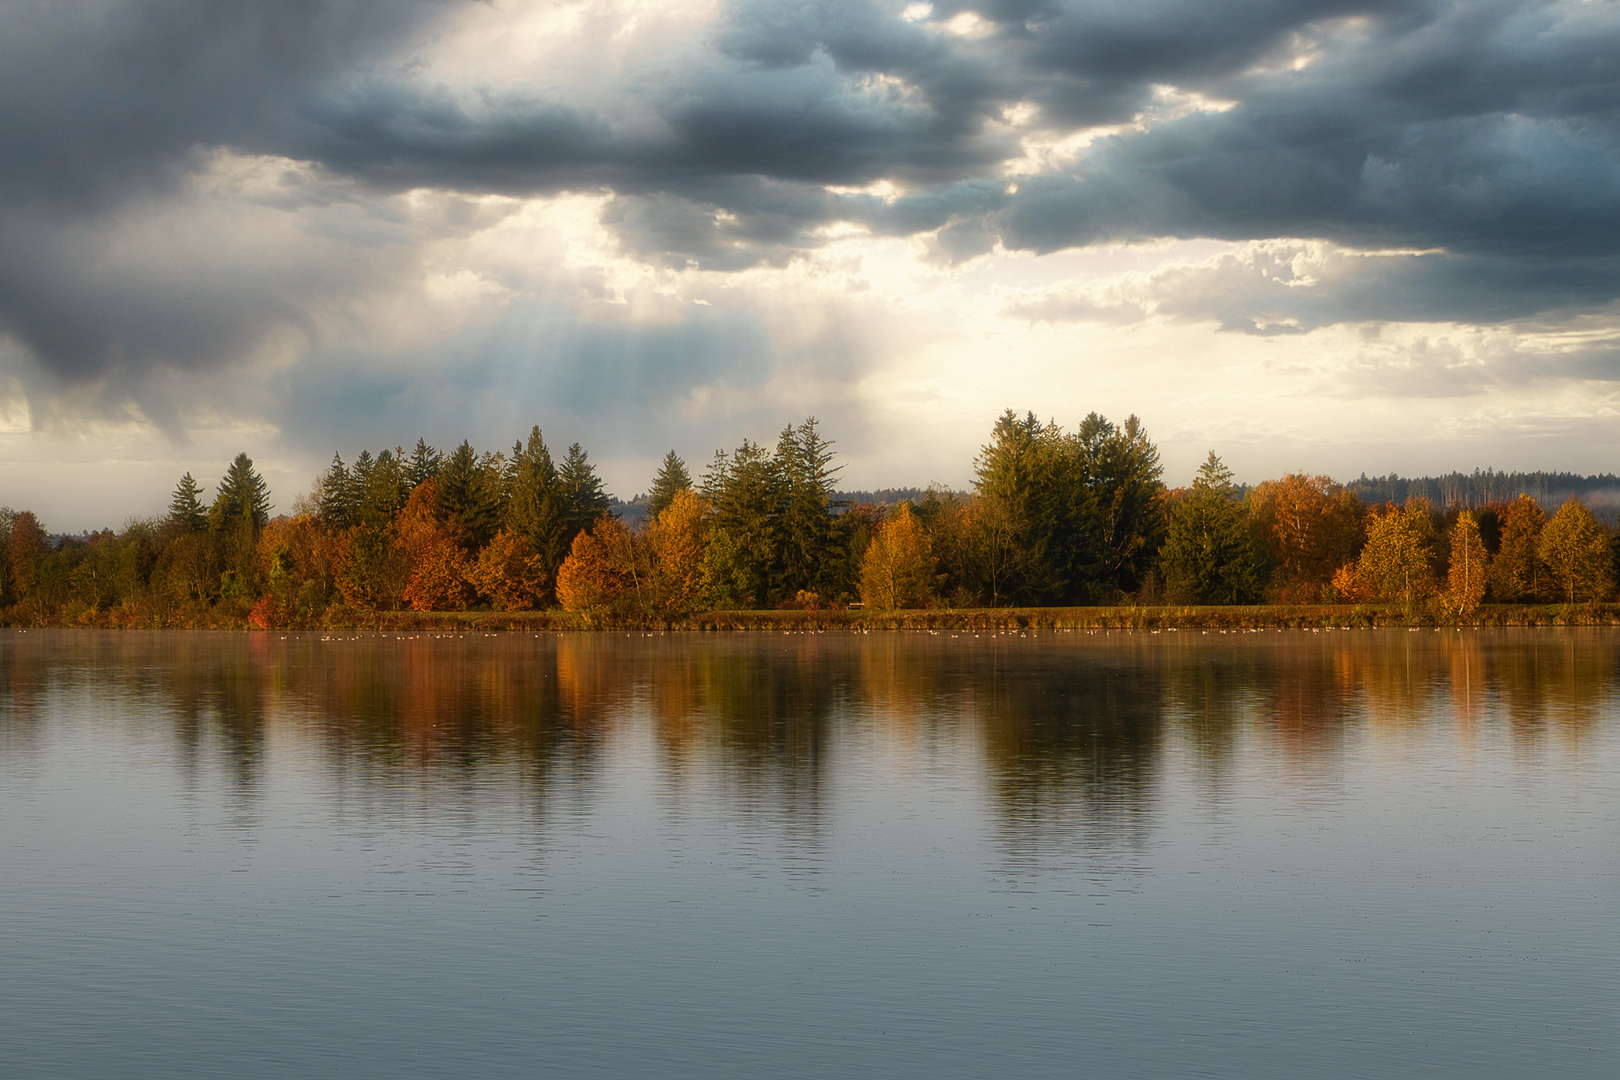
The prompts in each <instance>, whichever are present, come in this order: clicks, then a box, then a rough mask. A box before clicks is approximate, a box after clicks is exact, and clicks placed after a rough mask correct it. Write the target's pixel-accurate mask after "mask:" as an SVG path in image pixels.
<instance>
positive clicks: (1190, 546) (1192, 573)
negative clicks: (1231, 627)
mask: <svg viewBox="0 0 1620 1080" xmlns="http://www.w3.org/2000/svg"><path fill="white" fill-rule="evenodd" d="M1160 566H1161V567H1162V568H1163V571H1164V580H1165V585H1166V586H1167V588H1168V589H1169V592H1170V596H1171V598H1172V599H1174V600H1178V601H1184V602H1189V603H1198V604H1242V603H1249V602H1252V601H1254V600H1257V599H1259V596H1260V589H1261V584H1262V582H1261V567H1260V556H1259V553H1258V552H1257V551H1256V550H1255V548H1254V542H1253V539H1252V537H1251V534H1250V532H1249V529H1248V525H1247V523H1246V522H1245V521H1244V515H1243V508H1242V506H1241V505H1240V504H1239V503H1238V502H1237V501H1236V489H1235V488H1234V486H1233V484H1232V471H1231V470H1230V469H1228V468H1227V467H1226V466H1225V465H1224V464H1223V463H1222V462H1221V459H1220V458H1219V457H1217V456H1216V455H1215V451H1213V450H1211V451H1210V452H1209V458H1208V460H1206V461H1205V462H1204V464H1202V465H1200V466H1199V467H1198V475H1197V477H1196V478H1195V479H1194V480H1193V485H1192V489H1191V490H1190V491H1188V492H1186V493H1185V494H1183V495H1182V496H1181V497H1180V498H1179V499H1177V500H1176V501H1175V503H1174V504H1173V505H1172V508H1171V510H1170V519H1169V528H1168V532H1167V535H1166V537H1165V542H1164V549H1163V551H1162V552H1161V554H1160Z"/></svg>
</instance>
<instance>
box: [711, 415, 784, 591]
mask: <svg viewBox="0 0 1620 1080" xmlns="http://www.w3.org/2000/svg"><path fill="white" fill-rule="evenodd" d="M703 486H704V495H705V496H706V497H707V498H708V499H709V501H710V503H711V504H712V505H713V507H714V519H713V520H714V526H713V529H712V530H711V533H710V542H709V553H708V555H706V556H705V560H706V563H707V566H706V570H705V572H706V573H707V574H708V575H709V577H710V578H711V582H712V587H713V589H714V590H715V592H716V593H717V595H719V596H723V597H724V598H725V601H726V603H728V604H730V605H736V606H742V607H763V606H764V605H765V604H766V603H767V602H768V598H769V597H770V595H771V593H772V586H773V576H774V571H775V569H776V566H777V559H778V551H779V535H778V525H779V520H780V517H781V507H782V502H783V499H782V491H783V483H782V478H781V474H780V471H779V470H778V468H777V462H776V459H775V458H774V457H773V456H772V455H770V454H768V453H766V451H765V449H764V447H762V446H760V445H759V444H758V443H754V442H750V441H749V440H747V439H744V440H743V443H742V445H741V446H739V447H738V448H737V450H736V452H735V453H732V454H730V455H727V454H725V453H716V454H715V459H714V463H713V465H712V466H711V467H710V469H709V472H708V474H707V475H706V476H705V477H704V481H703Z"/></svg>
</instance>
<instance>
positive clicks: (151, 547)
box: [0, 410, 1620, 627]
mask: <svg viewBox="0 0 1620 1080" xmlns="http://www.w3.org/2000/svg"><path fill="white" fill-rule="evenodd" d="M835 462H836V459H835V456H834V453H833V445H832V443H831V442H829V441H828V440H827V439H826V438H825V437H824V436H823V435H822V433H821V429H820V426H819V425H818V423H817V422H816V420H815V419H814V418H810V419H807V420H805V421H804V422H803V423H800V424H797V425H790V426H788V427H786V428H784V429H783V430H782V431H781V432H780V434H779V435H778V437H777V439H776V441H775V443H774V444H771V445H767V444H761V443H755V442H752V441H750V440H747V439H745V440H743V442H742V443H741V445H739V446H738V447H737V448H736V449H734V450H731V451H721V452H717V453H716V454H715V456H714V457H713V459H712V460H711V461H710V462H709V463H708V464H707V466H706V467H705V468H704V469H703V470H702V471H701V473H700V474H699V475H696V476H694V475H693V473H692V471H691V470H690V469H689V468H688V466H687V464H686V462H685V461H684V460H682V459H681V458H680V457H679V456H678V455H677V454H676V453H675V452H674V451H671V452H670V453H669V454H668V455H667V456H666V457H665V458H664V461H663V463H662V465H661V466H660V468H659V469H658V472H657V474H656V475H655V476H654V477H653V478H652V483H651V485H650V488H649V491H648V494H647V497H646V500H645V510H646V514H645V516H644V518H642V519H641V520H639V521H638V522H637V523H635V524H634V525H632V524H628V523H626V521H624V520H622V519H621V518H619V517H618V516H616V515H615V514H613V513H612V512H611V509H610V508H611V505H612V502H611V500H610V499H609V496H608V495H607V493H606V491H605V490H604V488H603V484H602V481H601V479H600V478H599V477H598V476H597V473H596V470H595V467H594V466H593V465H592V464H591V462H590V458H589V455H588V454H587V453H586V451H585V450H584V449H583V448H582V447H581V446H580V445H579V444H577V443H576V444H574V445H572V446H570V447H569V448H568V449H567V451H566V452H565V453H563V454H562V455H561V457H560V459H559V458H557V457H554V456H553V454H552V452H551V450H550V449H549V448H548V446H547V445H546V442H545V439H544V437H543V436H542V434H541V431H540V429H539V428H538V427H535V428H534V429H533V430H532V431H531V432H530V434H529V436H528V438H527V439H526V440H519V441H518V442H516V443H514V444H513V446H512V447H511V448H510V450H507V451H500V452H496V451H483V452H480V451H478V450H476V449H475V448H474V447H473V446H472V445H471V443H470V442H465V441H464V442H462V443H461V445H460V446H458V447H456V448H455V449H454V450H451V451H449V452H448V453H442V452H440V451H439V450H437V449H435V448H434V447H432V446H429V445H428V444H427V443H426V442H425V441H424V440H418V441H417V443H416V446H415V447H414V449H412V450H411V451H409V452H407V451H405V450H404V449H403V448H395V449H392V450H389V449H384V450H381V451H379V452H377V453H376V454H375V455H374V454H372V453H371V452H370V451H369V450H362V451H361V452H360V453H359V454H358V455H356V456H355V457H354V458H353V459H352V460H351V461H345V460H344V459H343V457H342V456H341V455H334V457H333V459H332V462H331V465H330V466H329V467H328V468H327V469H326V470H325V471H324V472H323V473H322V474H321V475H320V476H319V477H318V478H317V480H316V481H315V483H314V485H313V487H312V489H311V490H310V491H309V492H307V493H306V494H304V495H301V496H299V497H298V499H297V500H295V502H294V504H293V506H292V508H291V512H290V513H287V514H282V515H280V516H276V517H272V516H271V511H272V510H273V509H274V507H273V506H272V503H271V495H270V492H269V489H268V487H267V485H266V484H265V482H264V480H263V478H262V477H261V476H260V475H259V473H258V472H257V470H256V469H255V467H254V465H253V462H252V460H251V459H250V458H249V457H248V456H247V455H246V454H245V453H244V454H239V455H238V456H237V457H236V459H235V460H234V461H233V462H231V464H230V466H229V467H228V468H227V470H226V472H225V475H224V477H223V478H222V479H221V480H220V482H219V484H218V485H217V487H216V489H215V491H214V493H213V497H212V499H211V500H205V497H204V492H203V491H202V488H201V486H200V485H199V484H198V483H197V482H196V481H195V480H194V479H193V477H192V476H191V474H190V473H187V474H185V475H184V476H182V477H181V478H180V480H179V482H178V483H177V485H176V487H175V490H174V492H173V494H172V496H171V498H170V502H169V509H168V512H167V514H165V515H163V516H162V517H157V518H151V519H140V520H135V521H131V522H130V523H129V524H128V525H127V526H126V527H125V528H124V529H123V530H122V531H119V532H116V533H115V532H113V531H112V530H103V531H102V532H98V533H95V534H93V535H89V536H84V537H52V536H50V535H49V534H48V533H47V532H46V530H45V528H44V527H43V526H42V525H41V523H40V522H39V521H38V520H37V519H36V517H35V516H34V515H33V514H32V513H30V512H28V511H20V512H18V511H12V510H9V509H0V610H3V611H4V613H5V618H6V620H7V621H8V622H11V623H25V624H34V625H46V624H68V625H79V624H82V625H129V626H197V625H241V624H243V623H244V622H245V623H247V624H248V625H253V626H261V627H271V626H311V625H321V624H323V623H332V624H343V623H346V622H349V621H350V620H352V619H354V618H355V617H356V616H357V614H358V613H363V612H372V611H391V610H406V609H410V610H417V611H460V610H467V609H475V608H486V609H491V610H498V611H522V610H531V609H542V608H551V607H561V608H564V609H567V610H569V611H574V612H579V613H581V614H583V615H585V616H587V617H590V618H593V619H597V620H602V621H613V620H644V621H645V620H652V621H658V620H664V621H672V620H676V619H679V618H682V617H684V616H687V615H691V614H694V613H697V612H702V611H711V610H745V609H761V608H794V607H796V608H811V609H814V608H819V607H832V606H841V605H857V604H859V605H864V606H866V607H869V608H881V609H896V608H911V607H926V606H947V607H1006V606H1046V605H1071V604H1115V603H1121V602H1135V603H1177V604H1216V605H1219V604H1254V603H1266V602H1269V603H1378V604H1400V605H1405V606H1407V607H1409V608H1411V609H1414V610H1416V609H1419V608H1421V609H1424V610H1445V611H1449V612H1453V613H1457V614H1465V613H1467V612H1468V611H1470V610H1472V609H1473V608H1474V607H1477V606H1478V605H1479V604H1481V603H1485V602H1492V601H1495V602H1564V603H1579V602H1586V601H1594V600H1602V601H1607V600H1612V599H1614V595H1613V594H1614V589H1615V582H1616V558H1617V553H1620V542H1617V538H1616V536H1615V535H1614V530H1613V529H1611V528H1609V527H1607V526H1605V525H1604V524H1602V523H1601V522H1599V521H1598V520H1597V519H1596V518H1595V517H1593V515H1592V513H1591V512H1590V510H1588V508H1587V507H1586V506H1585V505H1584V504H1583V503H1581V502H1580V501H1579V499H1577V498H1574V497H1571V498H1570V499H1569V500H1568V501H1567V502H1566V503H1565V504H1564V505H1563V506H1562V507H1560V508H1559V509H1557V510H1556V512H1554V513H1552V514H1550V515H1549V514H1548V513H1547V512H1546V511H1545V510H1544V509H1543V507H1542V506H1541V504H1540V503H1539V502H1538V501H1537V500H1536V499H1535V498H1533V497H1531V496H1530V495H1529V494H1520V495H1518V496H1516V497H1513V498H1511V499H1502V500H1498V501H1495V502H1490V503H1486V504H1483V505H1480V504H1475V505H1472V506H1465V505H1461V504H1452V505H1450V506H1438V505H1436V503H1434V502H1433V501H1431V500H1429V499H1426V498H1423V497H1416V498H1409V499H1406V500H1402V501H1395V500H1388V501H1385V502H1383V503H1368V502H1367V501H1364V500H1363V499H1362V498H1361V497H1360V496H1359V495H1358V494H1357V493H1356V491H1355V490H1353V489H1352V488H1351V487H1347V486H1345V485H1341V484H1337V483H1335V482H1334V481H1332V480H1331V479H1329V478H1327V477H1324V476H1311V475H1307V474H1304V473H1292V474H1289V475H1286V476H1283V477H1281V478H1279V479H1275V480H1268V481H1265V482H1263V483H1260V484H1256V485H1253V486H1247V487H1240V486H1239V485H1237V484H1236V483H1235V482H1234V479H1233V476H1232V473H1231V471H1230V470H1229V469H1227V468H1226V467H1225V465H1224V464H1222V462H1221V460H1220V459H1219V458H1218V457H1217V456H1216V455H1215V454H1214V453H1213V452H1211V453H1210V455H1209V458H1208V460H1207V461H1206V462H1205V463H1204V464H1203V465H1202V466H1201V467H1200V468H1199V470H1198V472H1197V475H1196V476H1195V478H1194V479H1193V482H1192V483H1191V484H1190V485H1189V486H1187V487H1185V488H1177V489H1174V490H1172V489H1169V488H1168V487H1167V486H1166V485H1165V484H1164V482H1163V469H1162V466H1161V465H1160V462H1159V454H1158V450H1157V449H1156V447H1155V446H1154V445H1153V443H1152V441H1151V440H1150V439H1149V437H1148V435H1147V432H1146V430H1145V428H1144V427H1143V426H1142V424H1141V422H1140V421H1139V420H1138V419H1137V418H1136V417H1135V416H1131V417H1129V418H1127V419H1126V420H1125V421H1124V423H1122V424H1115V423H1113V422H1112V421H1110V420H1108V419H1107V418H1105V417H1103V416H1101V415H1099V414H1096V413H1092V414H1091V415H1089V416H1087V417H1085V418H1084V419H1083V420H1082V421H1081V422H1080V423H1079V424H1078V425H1077V426H1076V427H1075V428H1074V429H1073V430H1072V431H1070V430H1067V429H1065V428H1063V427H1061V426H1059V425H1058V424H1056V423H1055V422H1052V421H1041V420H1039V419H1038V418H1037V417H1036V416H1035V414H1033V413H1026V414H1025V415H1024V416H1022V417H1020V416H1018V415H1017V414H1015V413H1014V412H1012V411H1010V410H1009V411H1007V412H1006V413H1004V414H1003V415H1002V416H1001V417H999V418H998V419H997V420H996V422H995V424H994V426H993V427H992V429H991V431H990V435H989V439H988V441H987V442H986V443H985V445H984V446H983V447H982V449H981V450H980V453H979V455H978V457H977V458H976V460H975V462H974V484H973V490H972V491H970V492H961V493H958V492H949V491H941V490H937V489H933V490H927V491H925V492H916V491H913V492H911V493H910V495H909V497H906V498H901V499H899V500H898V501H897V502H894V503H892V504H891V505H880V504H878V503H875V502H851V501H849V500H847V499H845V498H842V497H840V496H839V495H838V493H837V487H836V480H837V476H838V473H839V471H840V468H841V466H839V465H837V464H836V463H835Z"/></svg>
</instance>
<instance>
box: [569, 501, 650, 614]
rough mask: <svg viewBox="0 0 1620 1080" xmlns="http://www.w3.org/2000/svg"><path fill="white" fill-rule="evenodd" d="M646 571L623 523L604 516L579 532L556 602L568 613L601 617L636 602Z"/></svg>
mask: <svg viewBox="0 0 1620 1080" xmlns="http://www.w3.org/2000/svg"><path fill="white" fill-rule="evenodd" d="M644 573H645V568H644V566H643V565H642V560H641V558H640V553H639V552H638V551H637V550H636V543H635V538H634V537H633V536H632V535H631V534H630V530H628V529H626V528H625V527H624V523H623V522H621V521H620V520H619V519H618V518H616V517H612V516H606V517H603V518H602V519H601V520H599V521H598V522H597V523H596V527H595V528H593V529H588V530H586V531H584V532H581V533H579V534H578V535H577V536H575V537H574V542H573V544H572V545H571V546H570V548H569V552H568V558H566V559H564V560H563V564H562V566H561V567H560V568H559V569H558V571H557V599H558V601H559V602H560V603H561V604H562V606H563V607H564V608H566V609H567V610H569V611H577V612H584V613H589V614H593V615H602V614H606V613H609V612H613V611H618V610H622V609H623V608H624V607H625V605H626V602H627V601H633V600H634V599H635V594H636V591H637V589H638V587H639V586H640V585H641V584H642V581H643V575H644Z"/></svg>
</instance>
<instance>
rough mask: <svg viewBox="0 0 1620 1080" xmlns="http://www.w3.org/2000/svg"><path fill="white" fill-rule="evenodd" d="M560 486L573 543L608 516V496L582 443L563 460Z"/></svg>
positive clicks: (570, 539)
mask: <svg viewBox="0 0 1620 1080" xmlns="http://www.w3.org/2000/svg"><path fill="white" fill-rule="evenodd" d="M557 482H558V484H559V486H560V487H561V489H562V496H563V504H564V506H565V507H566V508H567V509H566V512H565V516H564V519H563V522H564V528H565V531H566V532H567V533H568V534H569V535H568V541H569V543H573V539H574V536H575V535H577V534H578V533H580V532H582V531H584V530H585V529H588V528H590V527H591V526H592V525H594V524H595V523H596V521H597V519H598V518H600V517H601V516H602V515H603V514H605V513H607V509H608V497H607V492H606V491H604V490H602V481H601V479H600V478H599V477H598V476H597V475H596V469H595V467H594V466H592V465H591V461H590V457H589V455H587V454H586V453H585V451H584V450H582V449H581V448H580V445H579V443H574V444H573V445H572V446H570V447H569V448H568V456H567V457H566V458H564V459H563V464H562V468H561V469H559V470H557Z"/></svg>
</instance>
